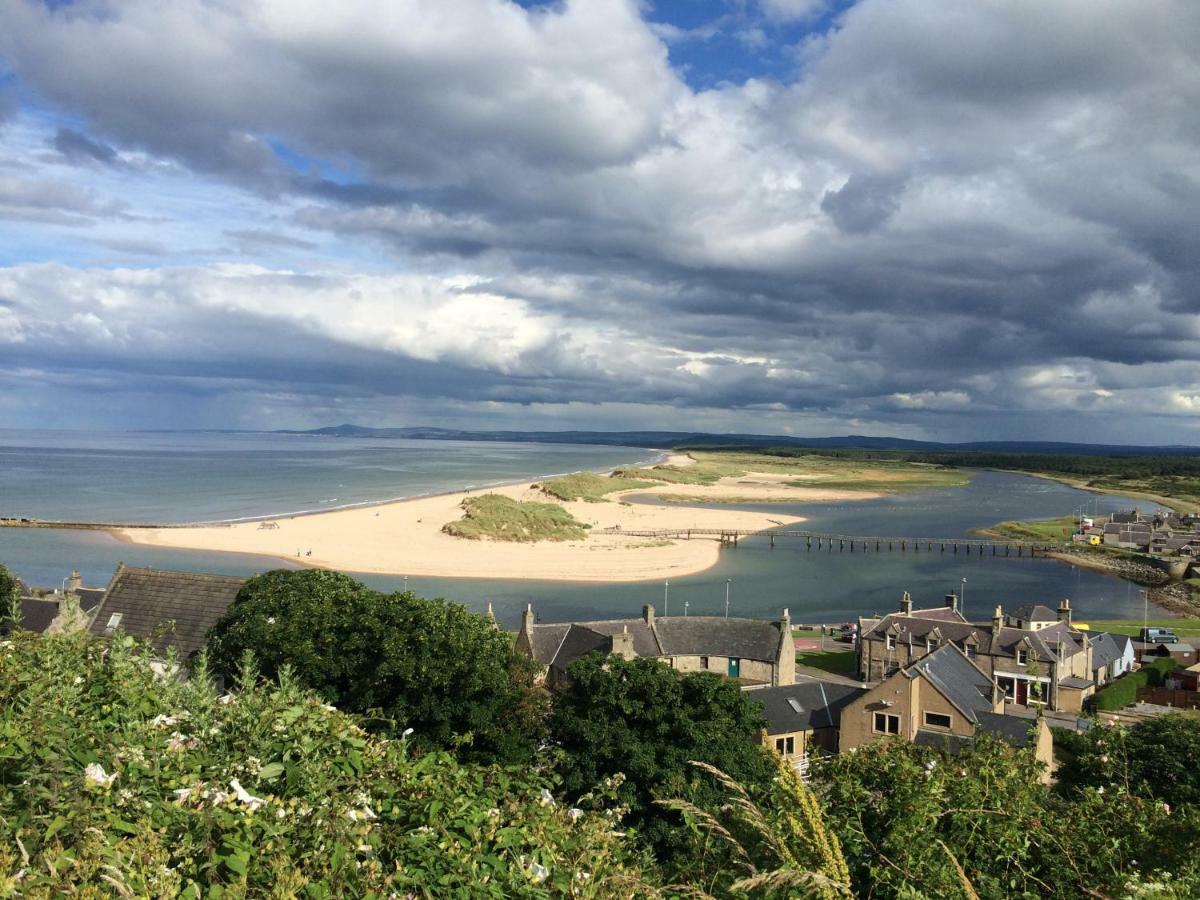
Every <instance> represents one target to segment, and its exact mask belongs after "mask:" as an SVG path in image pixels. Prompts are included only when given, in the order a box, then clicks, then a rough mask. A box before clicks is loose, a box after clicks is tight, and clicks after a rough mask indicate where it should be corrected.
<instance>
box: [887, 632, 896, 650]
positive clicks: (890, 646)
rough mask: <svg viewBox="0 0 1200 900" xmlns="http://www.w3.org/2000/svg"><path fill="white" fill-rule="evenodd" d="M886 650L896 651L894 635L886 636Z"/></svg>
mask: <svg viewBox="0 0 1200 900" xmlns="http://www.w3.org/2000/svg"><path fill="white" fill-rule="evenodd" d="M887 648H888V649H889V650H895V649H896V636H895V635H894V634H889V635H888V636H887Z"/></svg>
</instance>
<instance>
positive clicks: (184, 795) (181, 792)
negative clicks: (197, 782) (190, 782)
mask: <svg viewBox="0 0 1200 900" xmlns="http://www.w3.org/2000/svg"><path fill="white" fill-rule="evenodd" d="M194 790H195V789H194V788H176V789H175V790H173V791H171V793H172V794H174V795H175V802H176V803H182V802H183V801H184V800H187V799H188V798H189V797H190V796H192V792H193V791H194Z"/></svg>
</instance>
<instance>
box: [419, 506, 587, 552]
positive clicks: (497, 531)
mask: <svg viewBox="0 0 1200 900" xmlns="http://www.w3.org/2000/svg"><path fill="white" fill-rule="evenodd" d="M462 505H463V509H464V510H465V514H464V516H463V517H462V518H461V519H459V520H458V521H456V522H448V523H446V524H445V525H443V526H442V531H444V532H446V534H452V535H454V536H455V537H461V538H467V539H468V540H474V541H478V540H483V539H485V538H490V539H491V540H494V541H516V542H520V543H533V542H535V541H578V540H582V539H583V538H585V537H587V529H588V527H589V526H588V525H585V524H584V523H583V522H580V521H579V520H578V519H576V518H575V517H574V516H573V515H571V514H570V513H569V512H567V511H566V510H565V509H563V508H562V507H561V506H558V505H557V504H555V503H532V502H521V501H518V500H513V499H511V498H509V497H505V496H503V495H501V494H480V495H479V496H478V497H468V498H467V499H466V500H464V501H463V504H462Z"/></svg>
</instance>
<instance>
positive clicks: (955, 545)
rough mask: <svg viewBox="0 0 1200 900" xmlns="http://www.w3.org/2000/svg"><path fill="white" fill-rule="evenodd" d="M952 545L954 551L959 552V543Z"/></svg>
mask: <svg viewBox="0 0 1200 900" xmlns="http://www.w3.org/2000/svg"><path fill="white" fill-rule="evenodd" d="M952 546H953V547H954V552H955V553H957V552H958V544H953V545H952Z"/></svg>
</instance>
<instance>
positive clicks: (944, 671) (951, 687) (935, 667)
mask: <svg viewBox="0 0 1200 900" xmlns="http://www.w3.org/2000/svg"><path fill="white" fill-rule="evenodd" d="M904 671H905V673H906V674H909V675H910V677H911V675H912V673H914V672H920V673H921V674H922V675H924V676H925V677H926V678H928V679H929V682H930V683H931V684H933V685H934V687H936V688H937V689H938V691H940V692H941V693H942V695H943V696H945V698H946V699H947V700H949V701H950V702H951V703H953V704H954V705H955V706H956V707H958V709H959V711H960V712H961V713H962V714H963V715H964V716H966V717H967V718H968V719H969V720H970V721H972V722H977V721H978V720H979V715H980V713H984V712H991V711H992V708H993V704H992V680H991V679H990V678H988V676H987V675H985V674H984V673H983V672H982V671H981V670H980V669H979V667H978V666H976V665H975V664H974V663H972V662H971V661H970V660H969V659H967V658H966V657H965V656H963V655H962V653H960V652H959V651H958V649H957V648H955V647H951V646H949V645H947V646H944V647H939V648H938V649H937V650H934V651H933V652H932V653H930V654H929V655H928V656H924V657H922V658H921V659H919V660H917V661H916V662H915V663H913V664H912V665H911V666H909V667H908V668H907V669H905V670H904Z"/></svg>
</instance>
